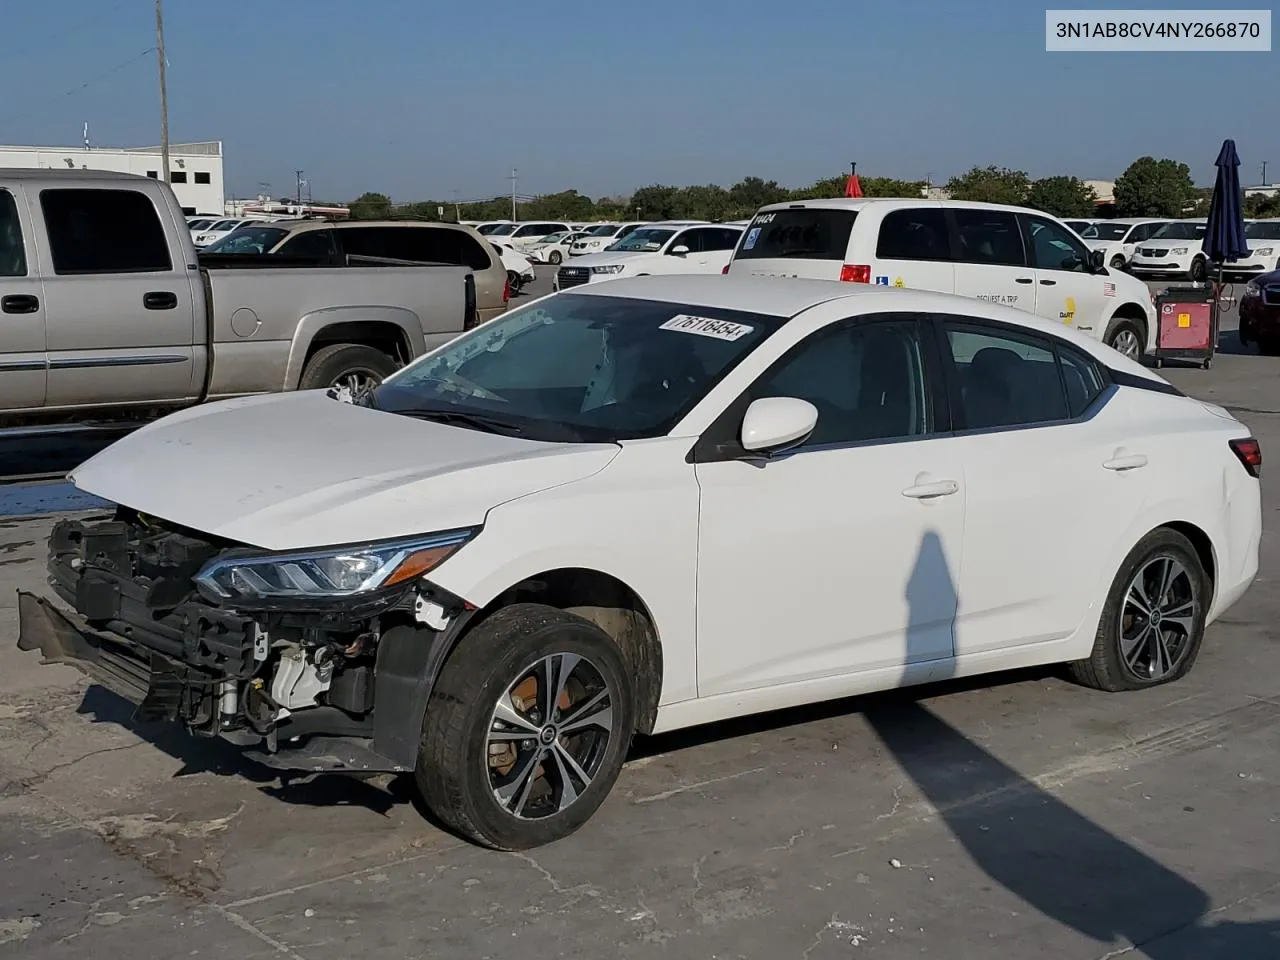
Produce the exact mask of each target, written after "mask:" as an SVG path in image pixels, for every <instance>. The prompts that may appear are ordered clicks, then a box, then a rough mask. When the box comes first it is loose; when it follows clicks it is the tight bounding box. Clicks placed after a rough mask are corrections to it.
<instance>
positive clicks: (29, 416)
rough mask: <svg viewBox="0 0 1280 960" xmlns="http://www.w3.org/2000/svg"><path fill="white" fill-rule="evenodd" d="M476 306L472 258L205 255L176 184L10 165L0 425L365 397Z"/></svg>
mask: <svg viewBox="0 0 1280 960" xmlns="http://www.w3.org/2000/svg"><path fill="white" fill-rule="evenodd" d="M476 316H477V314H476V303H475V282H474V277H473V275H472V273H471V270H470V269H469V268H467V267H459V266H447V265H440V264H406V263H401V262H397V261H369V260H364V261H359V262H355V261H354V260H353V261H351V262H344V263H342V264H338V265H334V264H332V263H323V262H320V261H316V262H304V261H299V262H289V263H286V262H284V261H283V260H281V259H280V258H269V257H260V258H254V257H227V258H217V257H212V258H208V260H207V261H206V262H201V261H199V260H198V259H197V254H196V251H195V248H194V246H193V245H192V242H191V234H190V232H189V231H188V229H187V226H186V223H185V221H184V219H183V216H182V209H181V207H180V206H179V205H178V202H177V199H176V198H175V197H174V195H173V191H172V190H171V189H170V188H169V186H168V184H165V183H162V182H160V181H158V180H152V179H148V178H146V177H137V176H131V175H128V174H116V173H104V172H98V171H89V170H0V427H5V426H16V425H22V424H30V423H36V424H39V423H41V422H44V421H56V420H66V419H79V420H100V419H113V418H115V417H116V416H120V415H123V416H127V417H132V416H136V415H138V414H155V413H163V412H167V411H170V410H173V409H176V408H180V407H184V406H190V405H192V404H196V403H200V402H202V401H205V400H214V399H220V398H224V397H233V396H239V395H243V394H250V393H267V392H272V391H279V390H296V389H311V388H317V387H328V386H338V387H340V388H342V387H346V388H350V389H352V390H353V391H358V390H359V389H361V388H363V387H364V386H365V385H366V384H369V383H373V382H377V381H380V380H381V379H382V378H383V377H384V376H386V375H387V374H389V373H390V372H391V371H393V370H395V369H396V368H397V367H398V366H400V365H401V364H403V363H406V362H408V361H409V360H412V359H413V358H414V357H416V356H419V355H420V354H422V353H423V352H425V351H426V350H430V349H433V348H434V347H436V346H438V345H440V344H441V343H444V342H445V341H447V340H450V339H452V338H453V337H455V336H456V335H457V334H458V333H460V332H462V331H463V330H464V329H467V328H468V327H470V326H471V325H472V324H474V323H475V322H476Z"/></svg>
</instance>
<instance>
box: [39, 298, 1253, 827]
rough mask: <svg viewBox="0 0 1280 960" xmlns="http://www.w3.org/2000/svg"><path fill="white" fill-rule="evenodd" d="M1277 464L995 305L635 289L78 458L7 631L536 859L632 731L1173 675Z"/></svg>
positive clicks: (1234, 430) (241, 737)
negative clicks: (73, 501)
mask: <svg viewBox="0 0 1280 960" xmlns="http://www.w3.org/2000/svg"><path fill="white" fill-rule="evenodd" d="M945 385H950V386H951V388H952V389H946V386H945ZM175 445H180V446H181V447H182V456H181V457H175V456H174V455H173V450H174V449H175ZM1261 460H1262V455H1261V451H1260V449H1259V446H1258V443H1257V441H1256V440H1254V439H1253V438H1252V437H1251V436H1250V434H1249V430H1248V428H1247V427H1245V426H1244V425H1243V424H1241V423H1240V422H1239V421H1237V420H1236V419H1235V418H1234V417H1232V416H1231V414H1229V413H1228V412H1227V411H1226V410H1224V409H1223V408H1221V407H1217V406H1213V405H1211V404H1207V403H1202V402H1200V401H1197V400H1194V399H1192V398H1190V397H1187V396H1184V395H1183V394H1181V393H1180V392H1179V391H1178V390H1176V389H1175V388H1174V387H1172V386H1170V385H1169V384H1168V383H1167V382H1166V381H1164V380H1162V379H1160V378H1159V377H1158V376H1156V375H1155V374H1153V373H1152V372H1151V371H1149V370H1146V369H1144V368H1143V367H1142V366H1140V365H1139V364H1137V363H1134V362H1133V361H1130V360H1128V359H1126V358H1125V357H1123V356H1121V355H1120V354H1119V353H1117V352H1116V351H1114V350H1112V349H1110V348H1109V347H1106V346H1103V345H1102V344H1100V343H1098V342H1097V341H1096V340H1094V339H1093V338H1092V337H1089V336H1087V335H1084V334H1081V333H1078V332H1077V331H1075V330H1072V329H1068V328H1064V327H1063V326H1062V325H1060V324H1055V323H1051V322H1048V321H1045V320H1041V319H1039V318H1037V317H1035V316H1033V315H1031V314H1029V313H1025V312H1022V311H1018V310H1014V309H1012V308H1006V307H1000V306H997V305H994V304H990V303H986V302H982V301H978V300H974V299H971V298H962V297H956V296H952V295H947V294H936V293H927V292H923V291H915V290H910V289H908V290H895V289H885V288H876V287H872V286H865V287H862V286H851V285H849V284H841V283H838V282H836V281H823V280H797V279H776V278H755V277H733V276H729V277H719V276H716V277H697V276H680V277H652V278H648V279H640V280H619V281H616V282H613V283H609V284H600V285H593V286H589V287H584V288H581V289H579V290H575V291H574V292H572V293H567V294H560V295H553V296H549V297H544V298H541V299H539V300H537V301H534V302H532V303H530V304H528V305H527V306H525V307H524V308H517V309H515V310H512V311H510V312H508V313H505V314H503V315H501V316H499V317H496V318H495V319H493V320H491V321H489V322H487V323H485V324H483V325H481V326H480V327H478V328H476V329H474V330H472V331H471V332H469V333H465V334H463V335H462V336H460V337H458V338H457V339H455V340H453V341H452V342H450V343H448V344H445V345H444V346H442V347H440V348H438V349H437V350H435V351H434V352H432V353H429V354H427V355H426V356H424V357H422V358H420V359H419V360H418V361H416V362H415V363H413V364H410V365H409V366H408V367H406V368H404V369H402V370H400V371H399V372H397V373H396V374H394V375H392V376H391V377H389V378H387V380H386V381H384V382H383V383H382V385H381V386H379V387H377V388H376V389H375V390H373V391H372V392H370V393H369V394H367V395H364V396H362V397H360V398H357V399H356V400H355V401H354V402H346V403H344V402H342V401H341V400H339V399H336V398H332V397H329V396H326V394H325V393H324V392H323V391H304V392H300V393H291V394H275V395H267V396H259V397H246V398H241V399H235V400H229V401H224V402H221V403H212V404H206V405H203V406H201V407H197V408H194V409H191V410H186V411H183V412H181V413H178V414H174V415H173V416H171V417H168V418H166V419H163V420H160V421H157V422H155V423H153V424H150V425H148V426H145V427H143V428H142V429H140V430H137V431H135V432H134V433H132V434H130V435H129V436H127V437H125V438H124V439H122V440H120V441H118V442H117V443H116V444H115V445H114V446H112V447H110V448H108V449H107V450H106V451H104V452H103V453H100V454H98V455H97V456H96V457H94V458H93V459H91V460H89V461H88V462H87V463H85V464H83V465H82V466H80V467H79V468H77V469H76V470H75V471H74V472H73V474H72V480H73V482H74V483H75V485H76V486H77V487H78V488H80V489H81V490H84V491H86V492H88V493H91V494H95V495H97V496H99V497H102V498H105V499H107V500H109V501H114V502H117V503H120V504H123V505H124V506H123V507H122V508H121V510H120V511H119V513H118V519H117V521H116V522H114V523H107V524H104V525H94V523H93V522H92V521H83V520H78V519H76V520H68V521H64V522H63V523H61V524H59V525H58V526H57V527H55V528H54V530H53V534H52V540H51V544H50V560H49V572H50V581H49V582H50V584H51V587H52V596H51V597H47V596H39V595H34V594H21V595H20V597H19V614H20V616H19V621H20V623H21V635H20V639H19V641H18V645H19V647H20V648H21V649H24V650H36V649H39V650H41V651H42V652H43V654H44V656H45V657H46V658H47V659H50V660H57V661H61V662H79V664H80V665H81V666H82V667H83V668H84V669H85V670H86V671H88V672H90V673H91V674H94V672H95V671H99V672H104V671H108V670H112V671H114V674H113V675H114V676H115V677H116V678H117V682H116V686H115V687H113V689H120V688H121V686H122V685H123V686H124V687H126V688H128V687H129V685H130V682H131V679H132V678H136V677H138V676H142V677H151V678H152V679H151V680H150V681H144V682H142V683H137V681H136V679H133V680H132V682H134V683H136V684H137V686H138V688H139V689H132V688H130V689H127V690H126V691H125V692H126V694H127V695H129V696H132V697H135V698H138V699H141V698H144V697H146V689H142V688H146V687H147V686H148V685H149V684H150V685H154V684H156V683H160V684H161V687H160V689H162V690H163V692H164V696H162V697H153V698H150V699H148V701H147V702H148V704H149V707H148V708H147V709H148V711H149V712H148V716H149V717H152V718H153V719H162V718H167V719H169V720H170V721H172V722H176V723H181V724H184V725H185V726H187V727H188V728H189V729H191V730H193V731H194V732H196V733H203V734H206V735H219V736H222V737H223V738H225V739H228V740H230V741H232V742H233V743H236V744H238V745H240V746H241V748H242V749H245V750H247V751H248V752H249V753H250V754H251V755H252V756H254V757H256V758H260V759H261V758H265V760H264V761H263V762H267V763H270V764H271V765H273V766H275V767H277V768H283V769H305V770H307V771H309V772H315V771H323V770H340V771H350V770H360V771H362V772H364V773H369V772H374V771H390V770H398V771H406V772H407V771H413V774H414V776H415V777H416V780H417V784H418V787H419V789H420V790H421V793H422V796H423V797H424V799H425V802H426V805H427V806H428V807H429V808H430V809H431V810H432V811H433V812H434V813H435V815H436V816H437V817H438V818H439V819H440V820H441V821H442V822H443V823H445V824H447V825H449V826H450V827H452V828H453V829H454V830H456V831H457V832H458V833H460V834H462V835H464V836H466V837H469V838H471V839H473V840H475V841H478V842H480V843H483V844H486V845H489V846H492V847H496V848H499V849H507V850H513V849H523V848H528V847H533V846H537V845H539V844H544V843H549V842H551V841H554V840H556V839H559V838H561V837H564V836H566V835H568V834H570V833H572V832H573V831H575V830H577V829H578V828H579V827H581V826H582V825H583V824H584V823H585V822H586V821H587V820H588V819H589V818H590V817H591V815H592V814H593V813H594V812H595V810H596V808H597V807H599V805H600V803H601V802H602V801H603V800H604V799H605V797H606V796H607V795H608V793H609V791H610V789H611V788H612V787H613V785H614V782H615V781H616V780H617V778H618V775H619V772H620V770H621V768H622V764H623V761H624V759H625V758H626V755H627V750H628V748H629V746H630V744H631V741H632V737H633V736H634V735H635V734H637V733H639V734H650V733H659V732H664V731H669V730H676V729H679V728H683V727H690V726H694V725H696V724H704V723H710V722H714V721H718V720H724V719H727V718H731V717H740V716H743V715H746V714H753V713H757V712H762V711H769V710H777V709H780V708H784V707H792V706H796V705H800V704H807V703H814V702H817V701H823V700H829V699H833V698H838V697H848V696H852V695H857V694H864V693H868V692H870V691H875V690H883V689H887V688H891V687H899V686H907V685H911V684H919V683H926V682H929V681H934V680H939V679H942V678H947V677H959V676H967V675H974V674H983V673H989V672H992V671H999V670H1007V669H1011V668H1017V667H1027V666H1031V665H1035V664H1051V663H1069V664H1070V665H1071V672H1072V674H1073V675H1074V677H1075V678H1076V679H1077V680H1078V681H1079V682H1081V683H1083V684H1085V685H1088V686H1092V687H1095V688H1098V689H1101V690H1107V691H1130V690H1147V689H1150V688H1152V687H1155V686H1158V685H1159V684H1163V683H1168V682H1170V681H1173V680H1177V679H1178V678H1179V677H1181V676H1182V675H1183V674H1185V673H1186V672H1187V671H1188V670H1190V669H1191V666H1192V664H1193V663H1194V662H1195V661H1196V658H1197V656H1198V655H1200V654H1201V648H1202V646H1203V644H1204V640H1205V628H1206V626H1207V625H1208V624H1211V623H1212V622H1213V621H1214V620H1215V619H1217V618H1218V617H1220V616H1222V615H1223V613H1224V612H1225V611H1226V610H1228V609H1229V608H1230V607H1231V606H1232V605H1233V604H1234V603H1235V602H1236V601H1237V600H1239V599H1240V597H1241V595H1242V594H1243V593H1244V592H1245V590H1246V589H1247V588H1248V587H1249V585H1250V583H1251V582H1252V581H1253V579H1254V577H1255V575H1256V573H1257V569H1258V549H1259V540H1260V535H1261V525H1262V516H1261V497H1260V483H1259V479H1258V475H1259V470H1260V467H1261ZM245 463H252V464H253V465H254V469H253V470H252V471H246V470H245V469H244V467H243V465H244V464H245ZM143 542H145V548H144V547H143V546H142V545H141V544H142V543H143ZM193 572H194V573H193ZM851 612H852V615H851ZM90 623H92V624H93V628H92V629H91V628H90V627H89V624H90ZM104 636H105V637H108V638H109V640H110V641H111V642H110V644H108V645H104V640H103V639H102V638H103V637H104ZM184 637H185V638H186V639H185V640H184ZM157 674H159V679H158V680H157V679H156V675H157ZM119 678H123V680H120V679H119ZM1139 707H1140V704H1139ZM1064 749H1068V750H1069V749H1070V745H1065V746H1064ZM103 787H104V789H105V788H109V785H107V784H104V785H103ZM627 816H628V814H627V812H626V809H625V805H623V806H619V807H618V808H617V809H616V810H615V811H614V821H615V823H614V825H613V826H612V827H611V828H610V829H616V828H617V821H618V819H619V818H622V819H625V818H626V817H627ZM602 837H603V835H602ZM605 839H607V838H605Z"/></svg>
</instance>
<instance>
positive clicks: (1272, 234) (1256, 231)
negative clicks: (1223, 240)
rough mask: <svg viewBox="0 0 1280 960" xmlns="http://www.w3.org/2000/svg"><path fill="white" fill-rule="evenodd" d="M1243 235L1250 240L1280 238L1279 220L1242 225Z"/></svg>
mask: <svg viewBox="0 0 1280 960" xmlns="http://www.w3.org/2000/svg"><path fill="white" fill-rule="evenodd" d="M1244 235H1245V236H1246V237H1248V238H1249V239H1250V240H1280V220H1273V221H1270V222H1267V223H1263V222H1262V221H1258V222H1257V223H1247V224H1245V227H1244Z"/></svg>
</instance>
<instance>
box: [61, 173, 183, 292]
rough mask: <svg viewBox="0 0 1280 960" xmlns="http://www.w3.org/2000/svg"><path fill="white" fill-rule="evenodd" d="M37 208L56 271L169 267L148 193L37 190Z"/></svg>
mask: <svg viewBox="0 0 1280 960" xmlns="http://www.w3.org/2000/svg"><path fill="white" fill-rule="evenodd" d="M40 209H41V210H42V211H43V213H44V222H45V230H46V232H47V233H48V234H49V248H50V252H51V253H52V255H53V270H54V272H55V273H57V274H61V275H72V274H92V273H159V272H163V271H166V270H171V269H173V263H172V261H171V260H170V259H169V244H168V242H167V241H166V240H165V236H164V227H163V226H162V225H161V223H160V215H159V214H158V213H157V212H156V208H155V204H153V203H152V202H151V198H150V197H148V196H146V195H145V194H142V193H139V192H138V191H136V190H76V189H71V190H63V189H55V190H42V191H40Z"/></svg>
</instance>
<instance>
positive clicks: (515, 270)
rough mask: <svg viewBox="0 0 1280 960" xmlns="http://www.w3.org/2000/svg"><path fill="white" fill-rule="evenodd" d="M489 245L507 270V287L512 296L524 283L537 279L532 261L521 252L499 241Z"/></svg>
mask: <svg viewBox="0 0 1280 960" xmlns="http://www.w3.org/2000/svg"><path fill="white" fill-rule="evenodd" d="M489 246H491V247H493V250H494V252H495V253H496V254H497V255H498V257H499V258H500V259H501V260H502V266H503V268H504V269H505V270H506V271H507V287H508V289H509V290H510V292H511V295H512V296H513V297H514V296H515V295H516V294H517V293H519V292H520V288H521V287H523V286H524V285H525V284H526V283H533V281H534V280H536V279H537V274H536V273H535V272H534V269H533V261H532V260H530V259H529V258H528V257H526V256H525V255H524V254H523V253H520V252H519V251H516V250H512V249H511V248H510V247H506V246H503V245H502V244H500V243H490V244H489Z"/></svg>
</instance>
